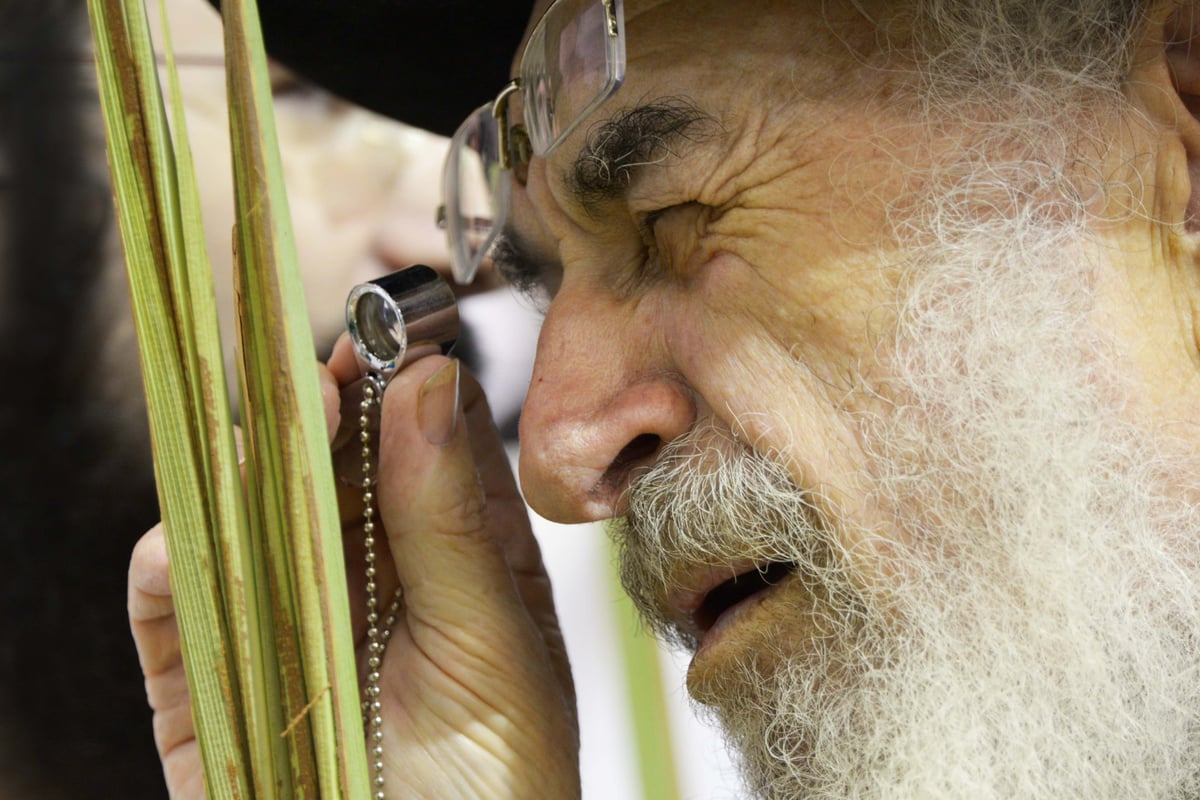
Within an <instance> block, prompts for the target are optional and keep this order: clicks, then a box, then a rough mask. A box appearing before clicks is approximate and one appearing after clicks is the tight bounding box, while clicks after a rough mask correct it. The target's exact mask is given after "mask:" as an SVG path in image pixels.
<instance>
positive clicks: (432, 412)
mask: <svg viewBox="0 0 1200 800" xmlns="http://www.w3.org/2000/svg"><path fill="white" fill-rule="evenodd" d="M417 424H419V425H420V426H421V433H422V434H424V436H425V441H427V442H429V443H430V444H432V445H436V446H438V447H443V446H445V445H447V444H450V441H451V440H452V439H453V438H454V432H455V430H456V429H457V428H458V362H457V361H451V362H450V363H448V364H446V365H445V366H443V367H442V368H441V369H439V370H438V371H437V372H435V373H433V375H432V376H431V377H430V378H429V380H427V381H425V385H424V386H422V387H421V394H420V396H419V397H418V398H417Z"/></svg>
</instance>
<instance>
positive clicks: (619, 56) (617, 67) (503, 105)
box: [437, 0, 625, 284]
mask: <svg viewBox="0 0 1200 800" xmlns="http://www.w3.org/2000/svg"><path fill="white" fill-rule="evenodd" d="M561 2H564V0H554V2H553V3H551V4H550V6H549V7H548V8H547V9H546V11H545V12H544V13H543V14H542V16H541V18H540V19H539V20H538V23H537V25H535V26H534V28H533V31H532V33H531V35H530V37H529V41H528V42H526V45H525V49H524V50H523V51H522V52H521V61H520V62H519V65H518V68H517V73H518V74H517V76H516V77H515V78H512V79H511V80H510V81H509V82H508V83H506V84H505V85H504V87H503V88H501V89H500V91H499V93H498V94H497V95H496V98H495V100H493V101H492V103H491V114H492V118H493V119H495V120H496V123H497V124H496V148H497V154H496V155H497V165H498V166H499V168H500V169H501V170H502V171H505V172H508V173H510V175H511V174H512V173H514V172H515V171H516V170H514V156H516V159H515V165H516V166H518V167H522V166H527V165H528V163H529V159H530V158H531V157H533V156H537V157H539V158H544V157H546V156H548V155H550V154H551V153H552V152H554V150H555V149H556V148H557V147H558V145H559V144H561V143H562V141H563V140H564V139H565V138H566V137H567V135H568V134H570V133H571V132H572V131H573V130H574V129H575V128H576V127H577V126H578V125H579V123H580V122H582V121H583V120H584V119H585V118H587V117H588V116H589V115H590V114H591V112H592V111H594V110H595V108H596V106H597V105H599V104H600V103H602V102H604V101H605V100H607V99H608V98H609V97H611V96H612V95H613V94H614V93H615V92H616V91H617V89H618V88H620V86H621V84H622V83H623V82H624V79H625V22H624V8H623V0H600V2H601V3H602V4H603V6H604V17H605V34H606V36H607V37H608V38H611V39H615V40H616V47H615V54H614V55H615V60H614V61H613V62H612V63H611V65H610V66H609V71H610V75H609V79H608V81H607V82H606V86H605V87H604V88H603V89H602V90H601V92H600V93H599V94H598V95H596V97H594V98H593V99H592V100H591V101H589V102H588V103H587V104H586V105H585V106H584V107H583V108H582V109H581V111H580V113H579V114H578V115H577V116H576V117H575V119H573V120H571V123H570V124H569V125H566V126H565V127H564V128H563V129H562V131H561V132H560V133H559V135H558V136H557V137H556V138H555V139H554V140H553V141H551V142H549V143H548V144H547V146H546V147H545V149H544V150H543V151H541V152H538V151H537V150H536V149H535V147H534V144H533V142H532V140H531V139H530V136H529V134H528V128H529V127H530V125H531V123H530V119H529V113H530V109H529V106H528V105H527V106H526V107H525V108H524V109H523V111H524V112H525V113H524V114H523V116H524V120H523V123H524V124H520V123H517V124H513V125H511V126H510V124H509V101H510V99H511V98H512V96H513V95H514V94H515V93H516V92H518V91H521V90H522V89H523V88H524V86H523V83H522V80H521V76H522V73H523V72H524V69H523V68H524V65H525V59H526V58H527V57H528V55H529V45H530V43H532V42H533V41H534V40H535V39H536V38H537V34H538V30H539V28H540V27H541V26H542V25H544V24H545V20H546V18H547V17H549V16H550V14H551V12H553V11H554V7H555V6H557V5H558V4H559V3H561ZM485 107H486V105H485V106H480V107H479V108H477V109H476V110H475V111H473V112H471V114H470V115H468V116H467V118H466V119H465V120H464V121H463V123H462V125H460V126H459V128H458V131H456V132H455V135H454V137H453V138H452V140H451V146H450V151H449V152H448V153H447V154H446V166H444V167H443V175H445V174H446V173H447V172H448V171H449V169H450V167H449V165H450V162H451V160H452V159H454V158H455V157H456V155H457V148H456V146H455V141H456V140H457V139H458V136H459V131H461V130H462V129H463V128H464V127H465V126H466V125H467V124H468V123H469V122H470V121H471V120H472V119H474V118H475V117H476V116H477V115H478V114H479V113H480V112H481V111H482V110H483V109H484V108H485ZM515 147H519V148H520V151H519V152H514V148H515ZM455 172H456V174H457V173H458V170H457V169H456V170H455ZM521 172H522V175H519V176H518V180H520V181H521V182H522V183H524V178H523V172H524V170H523V169H522V170H521ZM460 180H461V179H460ZM501 188H502V191H503V193H504V197H503V198H502V200H501V202H500V207H501V208H502V213H498V214H496V215H495V216H496V217H497V220H496V221H493V225H496V224H497V222H498V223H499V224H503V222H504V221H505V220H504V219H503V218H505V217H507V215H508V209H507V205H508V204H507V188H508V187H507V182H505V185H504V186H502V187H501ZM445 195H446V191H445V183H443V198H442V203H441V204H440V205H439V206H438V209H437V226H438V227H439V228H442V229H445V230H447V233H449V232H450V230H451V228H452V226H451V225H450V223H449V219H448V211H447V198H446V196H445ZM457 238H459V239H461V235H460V236H459V237H457ZM448 244H449V247H450V257H451V266H452V271H453V272H454V273H455V280H456V281H457V282H459V283H463V284H469V283H470V282H471V281H472V280H474V277H475V273H476V271H477V269H478V265H476V267H475V268H474V269H472V270H470V271H469V274H468V276H467V277H465V278H460V277H459V274H458V273H459V270H457V269H454V266H455V265H454V261H455V260H456V259H457V258H458V255H457V249H458V244H459V242H457V241H450V242H449V243H448ZM490 245H491V243H489V249H490ZM485 255H486V253H485ZM463 271H464V272H467V271H466V270H463Z"/></svg>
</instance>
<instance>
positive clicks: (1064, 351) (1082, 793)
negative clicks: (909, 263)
mask: <svg viewBox="0 0 1200 800" xmlns="http://www.w3.org/2000/svg"><path fill="white" fill-rule="evenodd" d="M1081 241H1083V239H1082V234H1081V226H1079V225H1072V224H1065V223H1063V222H1062V221H1061V220H1057V221H1049V222H1048V221H1047V220H1045V219H1042V220H1040V221H1037V222H1035V223H1029V221H1028V220H1027V219H1026V220H1024V221H1022V220H1017V221H1014V220H1011V219H1010V220H1007V221H1003V222H1000V223H995V224H994V225H992V226H991V229H990V230H989V229H988V226H987V225H982V224H981V225H972V226H970V227H969V233H967V234H964V235H961V236H957V237H955V238H954V240H953V244H952V245H947V244H945V243H943V244H941V245H939V246H937V247H936V248H935V247H933V246H930V247H928V248H926V249H924V250H923V253H922V254H921V255H920V256H919V257H918V258H916V259H914V264H913V267H912V269H911V271H910V275H911V277H910V278H909V279H908V281H907V282H906V284H905V286H906V288H905V289H904V290H903V301H902V303H901V304H900V308H899V310H898V313H897V314H896V315H895V318H896V319H897V324H896V326H895V329H894V331H892V333H891V335H890V338H889V341H890V342H891V346H890V347H888V348H887V352H886V354H885V355H883V356H881V366H882V370H881V371H882V372H883V373H884V374H886V375H888V376H889V377H888V379H887V381H886V383H883V382H878V381H877V382H875V385H873V386H870V387H864V390H869V391H870V392H871V393H872V394H873V395H875V396H879V397H883V398H888V399H889V400H888V402H887V404H886V407H885V408H882V409H880V410H879V411H878V412H877V413H871V414H864V415H862V416H861V417H860V418H859V421H860V423H861V425H862V429H863V433H864V436H863V439H864V440H865V441H867V442H869V448H870V452H868V453H866V454H865V455H864V464H865V466H864V467H863V472H862V484H863V485H864V486H868V487H873V488H872V489H871V490H870V491H869V494H870V496H869V498H868V499H869V501H870V505H872V506H873V507H875V508H880V509H883V510H884V511H885V512H886V515H887V517H888V518H889V522H888V524H887V529H886V530H879V531H877V532H873V533H878V535H879V536H880V537H881V538H884V539H886V540H887V541H889V542H890V543H893V544H894V547H893V548H891V549H888V550H887V551H885V552H886V554H881V553H878V552H873V553H867V552H866V551H865V550H861V549H860V550H856V551H855V552H854V553H849V552H846V551H845V550H844V549H842V548H841V547H840V545H839V542H840V541H841V540H842V537H839V536H838V535H837V531H838V530H839V529H842V530H845V529H846V528H847V527H849V526H853V525H855V521H854V520H852V519H833V518H828V519H821V518H820V515H819V514H817V513H816V512H814V510H813V506H812V504H811V503H810V498H809V497H807V496H806V495H805V494H804V493H803V492H802V491H800V490H799V489H798V488H796V487H795V486H794V485H793V484H792V483H791V481H790V480H789V479H788V477H787V473H786V472H785V471H784V470H783V468H782V467H780V466H778V465H775V464H773V463H772V462H770V461H768V460H767V459H765V458H764V457H763V456H761V455H758V454H756V453H753V452H751V451H750V450H749V449H748V448H746V447H745V446H744V445H742V444H740V443H738V442H737V441H736V438H735V437H733V436H732V435H731V434H729V433H721V432H719V431H713V430H707V429H706V430H702V431H698V432H696V433H695V434H693V435H692V436H691V437H690V438H689V439H688V440H687V441H683V442H680V443H678V444H677V445H676V446H675V447H674V448H673V453H674V455H671V456H669V457H667V458H666V459H664V460H663V461H662V462H661V463H660V466H659V467H658V468H656V469H655V470H654V471H652V472H651V473H650V474H648V475H647V476H646V477H645V478H644V479H642V480H640V481H639V482H638V483H637V484H636V485H635V486H634V487H633V488H631V490H630V495H629V497H630V501H631V508H632V512H631V515H630V517H629V519H628V520H627V522H626V523H625V524H624V525H618V526H616V536H617V539H618V543H619V544H620V546H621V548H622V567H623V572H624V577H625V582H626V588H627V589H628V590H629V591H630V593H631V595H632V596H633V597H634V598H635V600H636V601H637V602H638V604H639V607H640V608H641V610H642V611H643V613H644V615H646V616H647V618H648V620H649V621H650V623H651V624H652V625H654V626H655V627H656V628H658V629H659V630H665V629H666V628H667V627H668V624H667V623H666V621H665V619H663V618H662V616H661V614H660V612H659V611H658V607H657V601H656V598H659V597H661V596H662V594H663V591H664V589H665V587H666V584H667V583H668V582H669V575H670V572H671V565H672V564H673V563H676V562H678V561H679V560H681V559H682V560H689V561H691V562H693V563H694V562H696V561H703V562H707V563H721V562H722V561H728V562H733V561H734V560H735V559H739V558H745V557H747V556H751V557H756V558H761V559H769V560H772V561H791V562H797V563H798V564H800V567H799V574H801V575H803V576H804V578H805V580H807V581H811V587H812V591H811V592H810V594H812V595H813V597H815V598H816V600H815V602H816V603H817V604H818V605H819V607H820V609H821V611H822V615H821V616H822V619H823V620H824V625H825V632H827V634H828V635H823V636H822V637H820V640H819V641H817V642H811V641H810V642H807V643H800V642H795V641H792V642H788V641H781V643H780V647H779V652H777V653H760V654H757V655H756V656H754V657H751V658H748V659H746V660H745V663H742V664H740V665H739V666H738V667H735V668H731V669H730V673H731V674H728V675H725V676H722V678H721V681H720V687H719V688H718V689H717V690H714V692H713V696H707V697H705V698H704V700H705V702H706V703H709V704H711V705H712V706H713V711H714V713H715V715H716V716H717V718H718V719H719V720H720V722H721V723H722V725H723V726H724V727H725V729H726V731H727V733H728V736H729V738H730V741H731V742H732V743H733V744H734V745H735V746H736V748H737V750H738V751H739V753H740V756H741V759H742V761H743V766H744V768H745V775H746V780H747V783H748V784H749V785H750V786H751V787H752V789H753V790H754V791H756V792H757V793H758V794H760V795H761V796H763V797H770V798H817V797H820V798H831V799H833V798H836V799H837V800H848V799H849V798H896V799H897V800H911V799H912V798H955V800H959V799H968V798H969V799H970V800H981V799H983V798H997V800H999V799H1000V798H1005V799H1007V798H1023V800H1036V799H1038V798H1045V799H1046V800H1050V799H1051V798H1054V799H1055V800H1063V799H1064V798H1079V800H1084V798H1088V799H1092V798H1106V799H1107V798H1112V799H1113V800H1116V799H1117V798H1120V799H1122V800H1124V799H1125V798H1179V799H1182V798H1186V797H1192V796H1200V645H1198V638H1200V567H1198V565H1200V552H1198V548H1200V509H1197V508H1196V507H1195V506H1194V505H1193V504H1190V503H1189V502H1187V500H1186V499H1185V498H1186V496H1187V494H1188V493H1191V492H1194V491H1195V490H1196V489H1197V488H1200V457H1196V456H1194V455H1190V454H1188V455H1182V452H1183V451H1182V448H1181V446H1180V445H1179V444H1178V443H1173V442H1170V441H1165V440H1164V439H1163V438H1162V437H1161V436H1159V435H1158V434H1157V433H1153V435H1152V432H1148V431H1143V430H1139V429H1137V428H1136V427H1134V426H1132V425H1130V424H1128V423H1126V422H1125V421H1123V420H1122V410H1123V401H1122V397H1123V396H1127V393H1128V388H1127V387H1124V386H1122V385H1121V384H1120V382H1119V380H1118V379H1117V377H1116V376H1117V375H1118V367H1117V357H1116V356H1115V355H1114V354H1113V351H1112V350H1111V348H1110V347H1109V345H1108V344H1106V343H1105V340H1104V337H1103V336H1102V335H1101V332H1100V328H1099V326H1098V325H1097V324H1096V322H1095V320H1094V311H1095V308H1094V299H1095V288H1094V286H1093V283H1094V281H1093V272H1092V269H1093V267H1094V265H1091V264H1089V259H1088V258H1087V257H1085V256H1083V255H1082V250H1083V248H1082V247H1081V246H1080V242H1081ZM715 460H720V461H721V462H723V463H722V464H721V465H720V466H719V467H714V461H715ZM816 477H817V478H818V479H819V478H820V476H816ZM1195 496H1196V495H1195V494H1193V495H1192V497H1193V498H1194V497H1195ZM881 575H886V576H888V577H886V578H879V577H878V576H881ZM870 576H876V578H875V579H874V580H872V579H871V577H870ZM801 613H809V614H810V613H811V609H808V610H805V611H802V610H800V609H797V615H798V616H799V615H800V614H801ZM733 673H736V674H733Z"/></svg>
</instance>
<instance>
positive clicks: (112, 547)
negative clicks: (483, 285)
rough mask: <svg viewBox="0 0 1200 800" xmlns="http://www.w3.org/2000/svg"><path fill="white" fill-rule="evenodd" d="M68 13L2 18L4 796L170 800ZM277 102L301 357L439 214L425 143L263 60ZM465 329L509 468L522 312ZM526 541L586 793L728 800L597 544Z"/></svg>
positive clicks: (221, 185)
mask: <svg viewBox="0 0 1200 800" xmlns="http://www.w3.org/2000/svg"><path fill="white" fill-rule="evenodd" d="M83 5H84V4H83V3H81V2H79V0H40V1H37V2H35V0H0V375H3V376H4V378H3V382H2V383H0V385H2V386H3V395H2V397H0V565H2V566H3V567H4V574H3V576H2V577H0V797H3V798H6V800H23V798H35V797H36V798H44V799H46V800H56V799H57V798H113V797H121V798H130V799H132V800H138V799H139V798H160V797H165V796H166V792H165V789H164V788H163V783H162V777H161V772H160V769H159V764H158V759H157V757H156V755H155V752H154V745H153V741H152V738H151V725H150V714H149V711H148V709H147V707H146V702H145V695H144V692H143V689H142V684H141V676H140V672H139V670H138V667H137V659H136V654H135V653H134V650H133V646H132V641H131V639H130V637H129V633H128V624H127V621H126V617H125V574H126V569H127V564H128V557H129V552H130V550H131V548H132V546H133V543H134V541H136V539H137V538H138V536H140V535H141V533H142V532H143V531H144V530H145V529H146V528H148V527H149V526H150V525H152V524H153V523H154V522H155V521H156V520H157V518H158V513H157V501H156V497H155V492H154V486H153V474H152V471H151V463H150V455H149V445H148V437H147V432H146V427H145V419H144V407H143V404H142V400H141V379H140V376H139V374H138V364H137V355H136V344H135V342H134V339H133V329H132V322H131V320H130V317H129V309H128V300H127V292H126V288H125V282H124V281H125V279H124V272H123V266H122V264H121V261H120V248H119V243H118V241H117V237H116V233H115V228H114V223H113V218H112V214H113V212H112V201H111V198H110V195H109V189H108V178H107V168H106V166H105V160H104V152H103V134H102V131H101V125H100V120H99V108H98V102H97V99H96V87H95V74H94V70H93V67H92V64H91V56H90V50H91V47H90V39H89V36H90V34H89V32H88V28H87V19H86V12H85V9H84V7H83ZM150 5H151V6H152V8H151V11H152V12H153V11H155V10H156V4H155V3H151V4H150ZM166 7H167V10H168V16H169V21H170V24H171V30H172V37H173V40H174V44H175V50H176V52H177V54H178V59H179V67H180V78H181V82H182V85H183V92H184V95H185V101H184V102H185V110H186V115H187V122H188V128H189V135H190V137H191V141H192V146H193V151H194V156H195V159H196V163H197V172H198V174H199V178H200V188H201V194H202V200H203V212H204V218H205V225H206V228H207V230H208V232H209V234H208V238H209V242H208V244H209V252H210V256H211V257H212V259H213V264H214V272H215V273H216V283H217V287H218V295H219V300H220V304H221V306H222V308H223V318H222V326H223V330H225V331H227V334H226V337H225V340H226V341H227V342H231V341H232V337H231V336H230V335H229V333H228V332H231V331H232V324H233V323H232V317H231V314H232V300H231V288H230V287H231V281H230V260H231V259H230V230H231V228H232V225H233V209H232V197H231V194H232V185H231V178H230V167H229V154H228V144H227V133H226V126H227V120H226V112H225V98H224V80H225V79H224V71H223V68H222V55H221V44H220V24H219V19H218V17H217V15H216V13H215V12H214V11H213V10H212V9H211V8H210V7H209V6H208V4H207V3H206V2H204V0H166ZM152 24H156V23H153V22H152ZM272 88H273V92H274V94H275V98H276V114H277V125H278V130H279V137H280V150H281V155H282V158H283V163H284V171H285V179H286V182H287V185H288V193H289V203H290V206H291V210H292V214H293V225H294V228H295V231H296V237H297V249H298V251H299V254H300V259H301V269H302V272H303V274H304V279H305V285H306V290H307V295H308V299H309V305H310V317H311V322H312V325H313V330H314V333H315V338H316V342H317V348H318V351H319V352H318V354H319V355H320V354H323V353H324V352H327V350H328V347H329V346H330V345H331V344H332V342H333V340H334V339H335V338H336V336H337V334H338V333H339V332H340V331H341V330H342V329H343V326H344V323H343V302H344V298H345V296H346V293H347V292H348V291H349V289H350V287H351V286H353V285H354V284H355V283H359V282H361V281H364V280H368V279H370V278H372V277H375V276H378V275H380V274H383V273H384V272H387V271H390V270H394V269H398V268H401V267H404V266H407V265H408V264H411V263H414V262H423V263H428V264H430V265H432V266H435V267H444V266H445V263H446V257H445V242H444V237H443V234H442V233H441V231H439V230H438V229H437V227H436V225H435V224H434V210H435V209H436V206H437V204H438V202H439V196H440V172H441V164H442V156H443V153H444V150H445V146H446V143H445V140H443V139H441V138H439V137H437V136H434V135H432V134H429V133H425V132H423V131H418V130H416V129H413V128H408V127H404V126H402V125H399V124H397V123H395V122H392V121H391V120H387V119H384V118H382V117H378V116H375V115H373V114H370V113H369V112H366V111H363V110H361V109H358V108H356V107H354V106H351V105H349V104H347V103H344V102H342V101H341V100H339V99H337V98H335V97H333V96H332V95H330V94H328V93H326V92H324V91H322V90H321V89H319V88H317V87H315V86H313V85H312V84H309V83H307V82H306V81H305V80H304V79H303V78H302V77H301V76H298V75H295V74H293V73H291V72H289V71H288V70H286V69H284V68H282V67H279V66H277V65H273V66H272ZM464 115H465V112H464ZM461 311H462V315H463V319H464V324H465V330H466V335H465V340H466V341H465V342H464V346H463V348H462V349H461V352H460V353H459V355H460V356H461V357H462V358H463V359H464V361H465V362H467V363H468V365H469V366H471V368H472V369H473V370H474V371H475V372H476V374H477V375H479V377H480V379H481V380H482V382H483V383H484V385H485V388H487V390H488V394H489V397H490V399H491V401H492V406H493V410H494V412H495V414H496V417H497V422H498V423H499V424H500V426H501V428H502V430H504V431H505V432H506V433H507V434H509V435H510V436H512V437H513V440H512V448H513V453H514V455H515V452H516V448H517V446H518V445H517V442H516V439H515V433H516V418H517V414H518V412H519V409H520V403H521V400H522V397H523V392H524V388H525V386H526V383H527V380H528V375H529V370H530V366H531V361H532V355H533V348H534V343H535V341H536V337H537V329H538V323H539V315H538V313H537V312H536V310H535V309H533V308H532V307H531V304H530V303H529V302H528V301H525V300H522V299H519V298H517V297H515V296H514V295H513V294H512V293H511V292H510V291H509V290H508V289H505V288H499V289H494V290H491V291H479V292H476V293H474V294H472V295H471V296H469V297H465V298H463V299H462V302H461ZM227 358H228V360H229V361H230V363H232V358H233V354H232V349H231V348H230V350H229V353H228V356H227ZM535 527H536V530H537V533H538V536H539V540H540V541H541V543H542V547H543V550H544V553H545V558H546V562H547V566H548V569H549V570H550V574H551V578H552V579H553V581H554V585H555V587H556V590H557V591H556V600H557V604H558V607H559V613H560V617H561V620H562V623H563V628H564V634H565V636H566V640H567V646H568V650H569V651H570V655H571V661H572V665H573V667H574V670H575V676H576V684H577V687H578V689H579V704H580V709H579V710H580V720H581V726H582V746H583V753H582V763H583V779H584V797H585V798H586V799H587V800H602V799H607V798H630V799H631V800H637V798H647V799H648V800H674V798H689V799H693V800H725V799H726V798H734V797H737V796H739V794H740V791H739V789H738V783H737V780H736V777H735V776H734V774H733V770H732V767H731V765H730V764H729V761H728V758H727V757H726V755H725V754H724V751H723V749H722V746H721V744H720V741H719V739H718V738H717V736H716V735H715V734H714V733H713V732H712V731H711V729H709V728H707V727H705V726H703V725H702V724H700V723H699V722H698V721H697V720H696V718H695V716H694V715H693V713H692V710H691V709H690V708H689V705H688V701H687V698H686V692H685V690H684V687H683V674H684V670H685V669H686V661H683V660H681V659H680V658H679V657H678V656H673V655H671V654H668V653H665V652H662V651H660V650H659V649H658V648H657V647H656V646H655V645H654V644H653V642H652V641H650V640H649V639H647V638H646V637H644V636H643V635H642V633H641V632H640V631H639V630H638V627H637V624H636V622H635V620H634V614H633V611H632V608H631V607H630V606H629V604H628V603H627V601H625V599H624V597H623V596H622V595H621V593H620V590H619V588H618V587H617V585H616V580H615V578H614V577H613V570H612V556H611V554H610V552H609V548H608V543H607V541H606V539H605V537H604V534H603V531H602V530H601V528H600V527H599V526H570V527H568V526H559V525H552V524H550V523H547V522H545V521H542V520H538V521H537V524H536V526H535Z"/></svg>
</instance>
